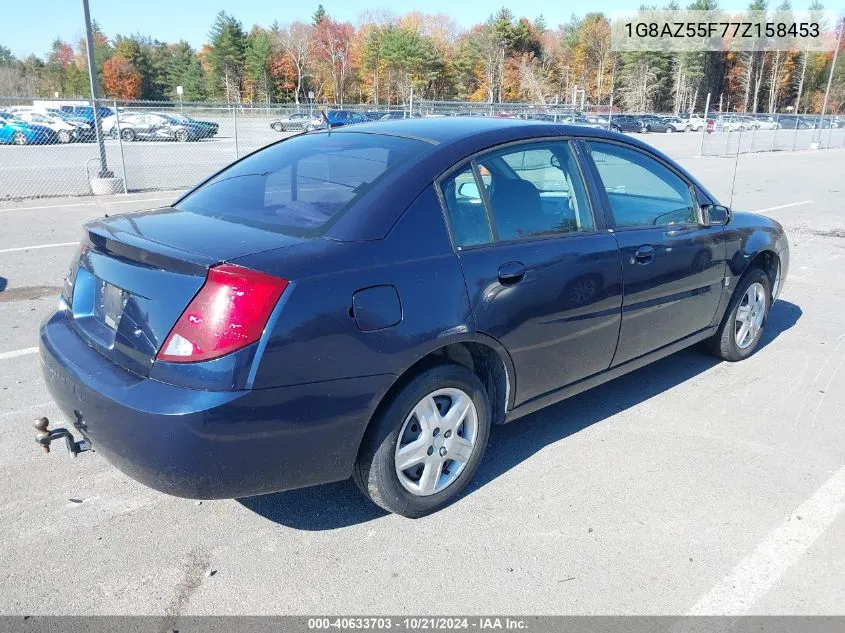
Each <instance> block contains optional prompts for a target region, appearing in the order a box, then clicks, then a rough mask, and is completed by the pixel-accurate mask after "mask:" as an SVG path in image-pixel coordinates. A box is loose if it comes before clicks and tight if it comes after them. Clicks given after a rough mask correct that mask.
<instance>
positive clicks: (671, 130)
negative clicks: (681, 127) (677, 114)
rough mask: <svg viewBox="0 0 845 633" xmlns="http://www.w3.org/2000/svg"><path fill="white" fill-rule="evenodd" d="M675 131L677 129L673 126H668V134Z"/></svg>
mask: <svg viewBox="0 0 845 633" xmlns="http://www.w3.org/2000/svg"><path fill="white" fill-rule="evenodd" d="M674 131H675V130H674V129H673V128H671V127H667V128H666V134H671V133H672V132H674Z"/></svg>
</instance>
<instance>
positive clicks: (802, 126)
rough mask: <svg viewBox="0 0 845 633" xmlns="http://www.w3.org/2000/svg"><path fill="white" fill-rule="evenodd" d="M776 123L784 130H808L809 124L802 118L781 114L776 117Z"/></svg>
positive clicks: (795, 115)
mask: <svg viewBox="0 0 845 633" xmlns="http://www.w3.org/2000/svg"><path fill="white" fill-rule="evenodd" d="M778 123H779V124H780V126H781V128H783V129H784V130H809V129H810V124H809V122H808V121H806V120H805V119H804V117H801V116H798V115H797V114H781V115H779V116H778Z"/></svg>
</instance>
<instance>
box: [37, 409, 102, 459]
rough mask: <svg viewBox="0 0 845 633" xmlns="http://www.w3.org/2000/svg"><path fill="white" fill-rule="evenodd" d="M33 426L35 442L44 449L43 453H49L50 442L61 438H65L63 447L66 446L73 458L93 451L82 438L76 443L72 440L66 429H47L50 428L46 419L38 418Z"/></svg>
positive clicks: (71, 435)
mask: <svg viewBox="0 0 845 633" xmlns="http://www.w3.org/2000/svg"><path fill="white" fill-rule="evenodd" d="M34 426H35V431H36V433H35V441H36V442H38V443H39V444H40V445H41V448H43V449H44V452H45V453H49V452H50V442H53V441H55V440H58V439H61V438H65V445H66V446H67V450H68V451H70V453H71V454H72V455H73V456H74V457H76V456H77V455H79V453H82V452H84V451H90V450H93V449H92V448H91V444H90V443H89V442H88V440H86V439H84V438H83V439H81V440H79V441H78V442H77V441H76V440H75V439H74V438H73V434H72V433H71V432H70V431H68V430H67V429H53V430H50V429H48V428H47V427H48V426H50V420H48V419H47V418H38V419H37V420H36V421H35V424H34Z"/></svg>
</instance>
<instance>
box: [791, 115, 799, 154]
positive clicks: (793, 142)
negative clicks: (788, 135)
mask: <svg viewBox="0 0 845 633" xmlns="http://www.w3.org/2000/svg"><path fill="white" fill-rule="evenodd" d="M797 142H798V119H795V133H794V134H793V135H792V151H793V152H794V151H795V143H797Z"/></svg>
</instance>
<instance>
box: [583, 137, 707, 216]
mask: <svg viewBox="0 0 845 633" xmlns="http://www.w3.org/2000/svg"><path fill="white" fill-rule="evenodd" d="M587 145H588V146H589V148H590V154H591V156H592V158H593V162H594V163H595V165H596V169H597V170H598V172H599V176H600V177H601V180H602V183H603V185H604V189H605V191H606V192H607V198H608V201H609V202H610V210H611V212H612V213H613V220H614V225H615V227H616V228H635V227H642V226H664V225H671V224H697V223H698V208H697V205H696V204H695V202H694V200H693V195H692V191H691V190H690V187H689V185H688V184H687V183H686V182H685V181H684V180H682V179H681V178H680V177H679V176H678V175H676V174H675V173H674V172H673V171H671V170H670V169H669V168H667V167H665V166H664V165H662V164H661V163H659V162H658V161H656V160H655V159H653V158H650V157H649V156H646V155H645V154H643V153H642V152H638V151H636V150H633V149H628V148H626V147H622V146H621V145H616V144H612V143H603V142H597V141H590V142H588V143H587Z"/></svg>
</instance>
